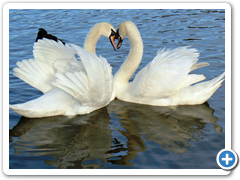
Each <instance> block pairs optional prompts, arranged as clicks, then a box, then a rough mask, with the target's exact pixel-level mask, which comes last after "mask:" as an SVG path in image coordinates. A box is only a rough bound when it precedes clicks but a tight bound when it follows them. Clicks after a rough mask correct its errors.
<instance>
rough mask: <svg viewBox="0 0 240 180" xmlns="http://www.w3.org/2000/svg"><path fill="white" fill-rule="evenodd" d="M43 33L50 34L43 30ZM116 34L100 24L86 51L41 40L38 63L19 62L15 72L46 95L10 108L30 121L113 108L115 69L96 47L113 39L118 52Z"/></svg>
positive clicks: (35, 51) (35, 52)
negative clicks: (110, 104)
mask: <svg viewBox="0 0 240 180" xmlns="http://www.w3.org/2000/svg"><path fill="white" fill-rule="evenodd" d="M39 33H40V34H41V33H43V34H44V33H45V35H46V34H47V32H43V30H42V29H39ZM39 33H38V35H39ZM115 34H116V30H115V29H114V27H113V26H112V25H111V24H109V23H106V22H103V23H97V24H96V25H94V26H93V27H92V28H91V29H90V31H89V33H88V35H87V36H86V39H85V42H84V49H82V48H81V47H79V46H77V45H74V44H67V43H63V42H62V41H61V40H59V39H58V38H54V39H53V38H50V39H47V38H46V36H45V35H43V36H42V37H39V38H37V39H36V41H37V42H35V43H34V46H33V56H34V59H29V60H23V61H21V62H17V66H18V67H17V68H14V69H13V70H14V72H15V73H14V75H15V76H16V77H18V78H20V79H22V80H23V81H25V82H26V83H28V84H30V85H31V86H33V87H35V88H37V89H38V90H40V91H42V92H43V95H42V96H40V97H39V98H37V99H34V100H31V101H28V102H26V103H22V104H15V105H9V108H10V109H12V110H13V111H15V112H16V113H18V114H20V115H22V116H25V117H28V118H41V117H47V116H57V115H65V116H75V115H78V114H79V115H82V114H89V113H91V112H92V111H94V110H97V109H100V108H102V107H104V106H106V105H107V104H109V102H110V101H112V100H113V99H114V98H115V93H114V86H113V75H112V67H111V66H110V64H109V63H108V62H107V60H106V59H105V58H103V57H101V56H99V57H98V56H97V55H96V51H95V46H96V43H97V41H98V39H99V38H100V36H101V35H103V36H106V37H109V39H110V42H111V44H112V46H113V48H114V49H116V44H115ZM75 55H77V56H79V57H80V59H81V61H78V60H77V59H76V57H75Z"/></svg>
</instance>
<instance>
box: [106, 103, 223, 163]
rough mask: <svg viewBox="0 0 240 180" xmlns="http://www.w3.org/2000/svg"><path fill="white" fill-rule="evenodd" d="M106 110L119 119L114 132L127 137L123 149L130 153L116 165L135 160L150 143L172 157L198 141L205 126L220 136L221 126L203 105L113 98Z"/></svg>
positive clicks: (211, 111) (210, 111)
mask: <svg viewBox="0 0 240 180" xmlns="http://www.w3.org/2000/svg"><path fill="white" fill-rule="evenodd" d="M107 108H108V111H109V112H114V114H116V115H117V118H119V119H120V122H121V127H122V128H123V129H122V128H119V129H118V131H119V132H120V133H122V134H123V135H124V136H125V137H127V139H128V141H127V142H126V143H128V148H126V149H127V150H129V151H131V152H129V153H128V157H122V158H121V161H119V163H120V162H122V161H124V160H125V161H128V160H130V159H133V158H135V157H136V155H137V153H138V152H139V151H146V149H148V148H149V147H148V144H149V143H150V142H155V143H157V144H159V145H161V147H162V148H164V149H166V150H169V151H171V152H172V153H174V154H183V153H186V152H187V150H188V148H189V147H190V146H191V141H200V140H201V139H202V137H203V136H204V131H205V130H204V128H205V125H206V123H210V124H213V125H214V127H213V128H214V130H215V131H216V132H218V133H222V127H221V126H219V125H218V124H217V121H218V118H217V117H216V116H214V115H213V112H214V111H213V109H211V108H210V107H209V106H208V105H207V104H201V105H191V106H189V105H185V106H176V107H159V106H148V105H141V104H135V103H129V102H124V101H120V100H117V99H116V100H114V101H112V102H111V103H110V104H109V105H108V106H107ZM143 137H144V139H145V140H143ZM119 139H120V138H119ZM121 143H122V144H124V143H123V142H121ZM146 146H147V147H146ZM126 149H125V151H126ZM129 163H130V162H129V161H128V162H124V164H129Z"/></svg>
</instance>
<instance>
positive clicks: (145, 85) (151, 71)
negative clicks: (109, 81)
mask: <svg viewBox="0 0 240 180" xmlns="http://www.w3.org/2000/svg"><path fill="white" fill-rule="evenodd" d="M198 56H199V53H197V50H196V49H193V48H191V49H190V48H188V47H179V48H176V49H174V50H170V49H168V50H165V49H162V50H159V51H158V53H157V56H156V57H155V58H154V59H153V60H152V61H151V62H150V63H148V64H147V65H146V66H145V67H144V68H143V69H142V70H141V71H139V73H138V74H137V75H136V77H135V79H134V80H133V82H132V83H131V85H130V87H129V88H131V90H130V92H131V95H132V96H133V97H146V98H154V99H158V98H163V97H167V96H170V95H171V94H172V93H174V92H176V91H178V90H180V89H182V88H184V87H186V86H188V85H190V84H193V83H196V82H198V81H200V80H203V79H204V76H203V75H188V73H189V72H190V71H191V69H192V67H193V65H194V64H196V63H197V61H198ZM194 68H195V69H196V68H198V67H193V69H194Z"/></svg>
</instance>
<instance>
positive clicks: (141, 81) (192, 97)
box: [114, 21, 225, 106]
mask: <svg viewBox="0 0 240 180" xmlns="http://www.w3.org/2000/svg"><path fill="white" fill-rule="evenodd" d="M117 33H118V35H117V36H116V38H118V44H117V48H118V49H119V48H120V47H121V45H122V42H123V39H124V38H125V37H126V36H128V39H129V41H130V45H131V49H130V51H129V54H128V57H127V58H126V60H125V61H124V63H123V64H122V65H121V67H120V68H119V70H118V71H117V72H116V74H115V75H114V86H115V90H116V98H118V99H120V100H122V101H128V102H133V103H140V104H146V105H153V106H175V105H196V104H203V103H204V102H206V101H207V100H208V99H209V98H210V97H211V96H212V95H213V93H214V92H215V91H216V90H217V89H218V88H219V87H220V86H221V83H222V82H223V80H224V79H223V78H224V76H225V73H223V74H221V75H220V76H218V77H216V78H214V79H212V80H210V81H207V82H202V83H198V84H195V83H197V82H199V81H202V80H204V79H205V77H204V75H196V74H189V73H190V72H191V71H193V70H195V69H198V68H200V67H204V66H207V65H209V64H208V63H205V62H203V63H199V64H196V63H197V61H198V56H199V53H197V50H196V49H194V48H189V47H178V48H176V49H173V50H170V49H168V50H165V49H160V50H159V51H158V52H157V55H156V57H154V59H153V60H152V61H151V62H149V63H148V64H147V65H146V66H145V67H144V68H143V69H141V70H140V71H139V72H138V73H137V75H136V76H135V78H134V80H133V81H132V82H130V83H129V79H130V78H131V76H132V75H133V73H134V72H135V71H136V70H137V68H138V66H139V64H140V62H141V59H142V55H143V42H142V38H141V35H140V33H139V31H138V29H137V27H136V25H135V24H134V23H133V22H131V21H124V22H122V23H120V25H119V27H118V29H117ZM192 84H195V85H192Z"/></svg>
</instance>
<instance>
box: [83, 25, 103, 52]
mask: <svg viewBox="0 0 240 180" xmlns="http://www.w3.org/2000/svg"><path fill="white" fill-rule="evenodd" d="M99 28H100V27H99V24H96V25H95V26H93V27H92V28H91V29H90V31H89V32H88V35H87V37H86V39H85V42H84V49H86V50H87V51H89V52H92V53H94V54H96V44H97V42H98V39H99V38H100V36H101V31H99Z"/></svg>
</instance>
